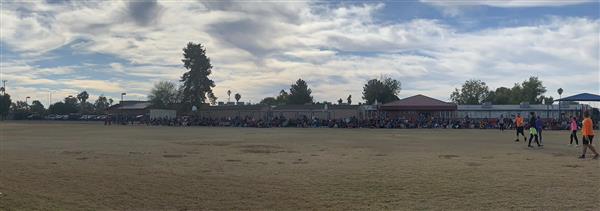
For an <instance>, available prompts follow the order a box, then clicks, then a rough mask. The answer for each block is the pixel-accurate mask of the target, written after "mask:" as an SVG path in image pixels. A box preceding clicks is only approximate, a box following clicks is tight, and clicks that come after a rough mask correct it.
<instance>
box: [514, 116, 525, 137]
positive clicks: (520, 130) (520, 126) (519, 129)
mask: <svg viewBox="0 0 600 211" xmlns="http://www.w3.org/2000/svg"><path fill="white" fill-rule="evenodd" d="M515 125H516V126H517V139H515V142H519V134H521V135H523V142H525V140H526V139H527V138H526V137H525V133H524V127H523V117H521V114H517V117H516V118H515Z"/></svg>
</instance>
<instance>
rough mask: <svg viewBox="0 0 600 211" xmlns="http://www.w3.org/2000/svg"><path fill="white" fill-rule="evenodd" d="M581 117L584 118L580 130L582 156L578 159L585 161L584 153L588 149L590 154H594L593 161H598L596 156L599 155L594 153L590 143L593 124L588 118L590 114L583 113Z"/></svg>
mask: <svg viewBox="0 0 600 211" xmlns="http://www.w3.org/2000/svg"><path fill="white" fill-rule="evenodd" d="M583 117H585V119H583V127H582V128H581V133H582V134H583V140H582V141H583V154H581V156H580V157H579V159H585V153H586V151H587V148H590V150H592V152H593V153H594V154H596V155H594V158H593V159H598V156H600V155H598V152H596V148H594V145H593V143H592V141H593V139H594V123H593V122H592V119H591V118H590V112H589V111H585V112H583Z"/></svg>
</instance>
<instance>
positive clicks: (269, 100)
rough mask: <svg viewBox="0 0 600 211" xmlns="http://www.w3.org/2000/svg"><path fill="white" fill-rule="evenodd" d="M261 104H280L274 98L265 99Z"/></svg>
mask: <svg viewBox="0 0 600 211" xmlns="http://www.w3.org/2000/svg"><path fill="white" fill-rule="evenodd" d="M259 104H261V105H269V106H273V105H278V104H279V102H278V101H277V99H275V98H274V97H265V98H264V99H262V100H261V101H260V103H259Z"/></svg>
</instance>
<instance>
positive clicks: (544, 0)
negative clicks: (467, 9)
mask: <svg viewBox="0 0 600 211" xmlns="http://www.w3.org/2000/svg"><path fill="white" fill-rule="evenodd" d="M420 1H421V2H423V3H428V4H432V5H436V6H490V7H504V8H513V7H559V6H565V5H575V4H582V3H588V2H593V1H592V0H569V1H564V0H558V1H557V0H534V1H532V0H503V1H498V0H470V1H447V0H446V1H444V0H420Z"/></svg>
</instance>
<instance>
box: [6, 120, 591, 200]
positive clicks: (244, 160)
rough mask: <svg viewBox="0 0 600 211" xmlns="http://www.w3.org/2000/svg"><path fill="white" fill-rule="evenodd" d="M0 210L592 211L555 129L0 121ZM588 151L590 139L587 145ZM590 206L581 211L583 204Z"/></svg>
mask: <svg viewBox="0 0 600 211" xmlns="http://www.w3.org/2000/svg"><path fill="white" fill-rule="evenodd" d="M0 133H1V134H0V147H1V148H0V150H1V151H0V192H2V194H1V195H0V209H5V210H13V209H14V210H34V209H50V210H56V209H59V210H81V209H84V210H186V209H189V210H247V209H249V210H265V209H269V210H298V209H302V210H306V209H313V210H314V209H316V210H324V209H326V210H346V209H356V210H364V209H374V210H381V209H393V210H406V209H427V210H429V209H434V210H489V209H494V210H496V209H502V210H504V209H515V210H523V209H533V210H598V209H600V161H598V160H590V159H588V160H578V159H577V158H576V157H577V155H578V154H579V153H580V149H578V148H577V149H576V148H574V147H568V146H566V144H567V141H568V137H569V134H568V133H567V131H546V132H545V134H544V135H545V136H544V138H545V140H544V141H545V142H544V143H545V148H544V149H527V147H526V144H523V143H522V142H519V143H514V142H513V139H514V135H513V134H514V131H505V132H503V133H501V132H500V131H498V130H451V129H449V130H384V129H296V128H272V129H256V128H202V127H191V128H172V127H148V126H110V127H106V126H103V125H99V124H75V123H32V122H1V123H0ZM596 145H597V144H596ZM594 206H595V207H594Z"/></svg>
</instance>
